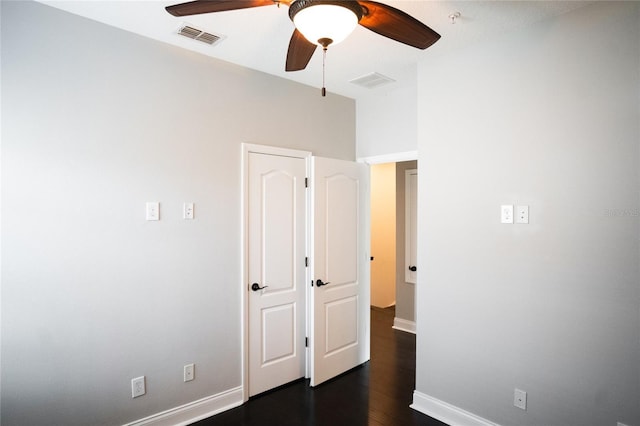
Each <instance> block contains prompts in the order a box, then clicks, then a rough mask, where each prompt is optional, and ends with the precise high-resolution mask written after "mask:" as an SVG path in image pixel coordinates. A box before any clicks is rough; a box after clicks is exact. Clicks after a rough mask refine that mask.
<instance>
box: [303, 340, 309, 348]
mask: <svg viewBox="0 0 640 426" xmlns="http://www.w3.org/2000/svg"><path fill="white" fill-rule="evenodd" d="M304 347H305V348H308V347H309V338H308V337H305V338H304Z"/></svg>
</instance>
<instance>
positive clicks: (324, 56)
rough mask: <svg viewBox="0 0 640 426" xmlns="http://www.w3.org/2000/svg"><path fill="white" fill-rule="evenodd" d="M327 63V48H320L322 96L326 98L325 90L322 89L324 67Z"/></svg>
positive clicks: (324, 88)
mask: <svg viewBox="0 0 640 426" xmlns="http://www.w3.org/2000/svg"><path fill="white" fill-rule="evenodd" d="M326 61H327V47H326V46H325V47H323V48H322V96H327V88H326V87H324V86H325V85H324V74H325V73H324V65H325V62H326Z"/></svg>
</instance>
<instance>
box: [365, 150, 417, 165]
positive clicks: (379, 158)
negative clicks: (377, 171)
mask: <svg viewBox="0 0 640 426" xmlns="http://www.w3.org/2000/svg"><path fill="white" fill-rule="evenodd" d="M417 159H418V151H406V152H395V153H391V154H382V155H374V156H371V157H358V160H357V161H358V163H366V164H383V163H400V162H402V161H412V160H417Z"/></svg>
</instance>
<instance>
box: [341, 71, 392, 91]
mask: <svg viewBox="0 0 640 426" xmlns="http://www.w3.org/2000/svg"><path fill="white" fill-rule="evenodd" d="M394 82H395V80H394V79H392V78H389V77H387V76H384V75H382V74H380V73H377V72H372V73H369V74H365V75H363V76H362V77H358V78H354V79H353V80H349V83H353V84H357V85H358V86H362V87H366V88H367V89H373V88H375V87H379V86H382V85H384V84H389V83H394Z"/></svg>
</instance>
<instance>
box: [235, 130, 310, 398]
mask: <svg viewBox="0 0 640 426" xmlns="http://www.w3.org/2000/svg"><path fill="white" fill-rule="evenodd" d="M241 149H242V167H241V174H242V176H241V188H242V189H241V197H240V203H241V207H240V211H241V212H242V220H241V230H240V235H241V238H240V250H241V255H240V259H241V271H242V273H241V274H240V285H239V286H238V288H239V289H240V300H241V301H242V303H241V310H240V311H241V314H240V315H241V316H240V328H241V334H242V339H241V342H240V348H241V351H242V371H241V378H242V401H243V403H244V402H247V401H248V400H249V352H248V350H247V348H248V347H249V292H248V291H247V286H248V285H249V281H248V277H249V239H248V238H249V215H248V211H247V208H248V205H249V200H248V198H249V154H251V153H254V154H264V155H276V156H282V157H294V158H302V159H304V160H305V174H306V176H307V177H308V176H309V173H310V170H311V155H312V153H311V152H310V151H302V150H297V149H288V148H280V147H274V146H268V145H257V144H251V143H243V144H242V146H241ZM309 204H310V199H309V191H307V194H306V202H305V205H306V215H305V216H306V217H305V220H306V222H307V223H306V224H305V241H306V244H305V255H306V256H308V255H309V232H310V228H309V227H310V220H309V219H310V211H309ZM305 276H306V278H305V282H309V279H310V278H309V268H306V271H305ZM303 288H304V291H305V303H306V304H307V306H308V304H309V286H307V285H305V286H303ZM307 315H308V313H307ZM304 327H305V331H306V335H307V336H308V335H309V321H308V319H307V321H305V324H304ZM305 377H309V348H305Z"/></svg>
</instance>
